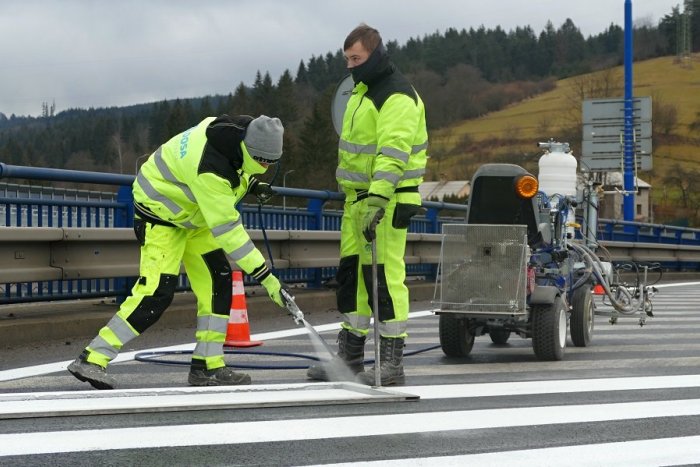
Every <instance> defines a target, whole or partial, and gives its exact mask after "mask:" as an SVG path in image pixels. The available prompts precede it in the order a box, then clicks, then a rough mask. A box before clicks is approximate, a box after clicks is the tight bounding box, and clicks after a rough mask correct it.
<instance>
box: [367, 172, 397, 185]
mask: <svg viewBox="0 0 700 467" xmlns="http://www.w3.org/2000/svg"><path fill="white" fill-rule="evenodd" d="M374 180H386V181H387V182H389V183H391V184H392V185H396V184H397V183H399V180H401V175H396V174H395V173H391V172H376V173H375V174H374Z"/></svg>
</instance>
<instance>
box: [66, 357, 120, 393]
mask: <svg viewBox="0 0 700 467" xmlns="http://www.w3.org/2000/svg"><path fill="white" fill-rule="evenodd" d="M87 355H88V354H87V352H83V353H82V354H80V356H79V357H78V358H76V359H75V361H73V362H72V363H71V364H70V365H68V371H69V372H70V373H71V374H72V375H73V376H75V377H76V378H78V379H79V380H80V381H87V382H88V383H90V384H91V385H92V387H93V388H95V389H114V385H115V383H116V381H115V380H114V378H113V377H112V376H110V375H108V374H107V370H106V369H105V368H103V367H101V366H100V365H98V364H96V363H90V362H88V361H87Z"/></svg>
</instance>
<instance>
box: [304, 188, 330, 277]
mask: <svg viewBox="0 0 700 467" xmlns="http://www.w3.org/2000/svg"><path fill="white" fill-rule="evenodd" d="M325 202H326V200H324V199H310V200H309V202H308V203H307V207H306V208H307V210H308V211H309V212H310V213H311V214H312V217H311V220H310V222H309V230H323V205H324V203H325ZM306 285H307V287H309V288H312V289H320V288H321V286H322V285H323V275H322V269H321V268H315V269H313V279H312V280H311V281H310V282H307V284H306Z"/></svg>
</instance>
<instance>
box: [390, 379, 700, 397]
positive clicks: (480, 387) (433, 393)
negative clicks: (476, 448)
mask: <svg viewBox="0 0 700 467" xmlns="http://www.w3.org/2000/svg"><path fill="white" fill-rule="evenodd" d="M694 387H700V375H679V376H643V377H634V378H595V379H593V378H592V379H568V380H551V381H518V382H512V383H475V384H444V385H440V386H401V387H400V388H398V389H400V390H401V391H402V392H406V393H410V394H415V395H417V396H420V398H421V399H450V398H461V397H495V396H517V395H524V394H555V393H576V392H596V391H633V390H643V389H672V388H673V389H678V388H694Z"/></svg>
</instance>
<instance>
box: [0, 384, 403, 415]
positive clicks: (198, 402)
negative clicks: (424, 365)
mask: <svg viewBox="0 0 700 467" xmlns="http://www.w3.org/2000/svg"><path fill="white" fill-rule="evenodd" d="M183 389H190V388H183ZM198 389H208V388H198ZM217 389H218V390H214V391H211V390H205V391H201V390H200V391H196V392H195V391H191V390H188V391H182V390H180V389H156V390H127V391H77V392H76V391H71V392H67V391H64V392H60V393H53V394H52V393H22V394H7V395H0V419H6V418H27V417H45V416H59V415H62V416H65V415H94V414H105V413H133V412H138V413H144V412H161V411H163V410H169V411H176V410H177V411H185V410H203V409H213V408H242V407H263V406H264V407H281V406H290V405H309V404H331V403H333V404H343V403H359V402H362V403H370V402H381V401H397V402H398V401H401V400H405V399H406V397H409V398H414V397H410V396H408V395H407V394H406V393H405V392H398V391H391V390H387V389H383V388H370V387H368V386H364V385H361V384H357V383H305V384H304V383H297V384H277V385H269V384H268V385H251V386H242V387H229V388H217Z"/></svg>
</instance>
